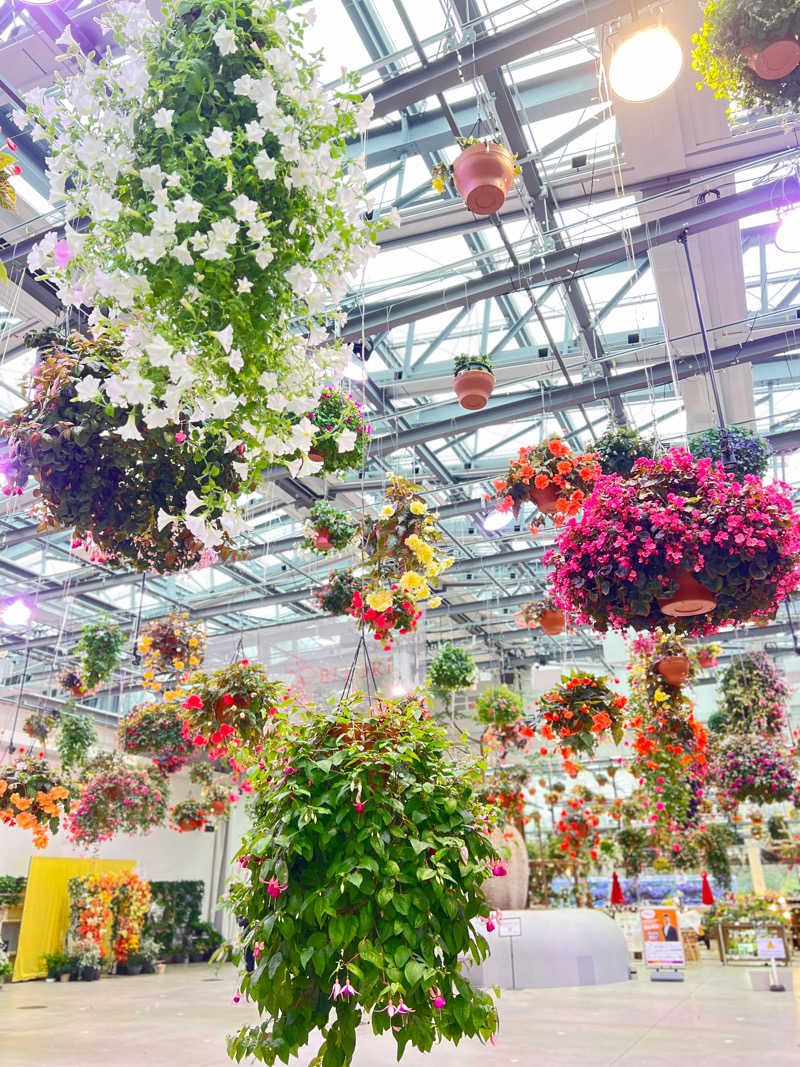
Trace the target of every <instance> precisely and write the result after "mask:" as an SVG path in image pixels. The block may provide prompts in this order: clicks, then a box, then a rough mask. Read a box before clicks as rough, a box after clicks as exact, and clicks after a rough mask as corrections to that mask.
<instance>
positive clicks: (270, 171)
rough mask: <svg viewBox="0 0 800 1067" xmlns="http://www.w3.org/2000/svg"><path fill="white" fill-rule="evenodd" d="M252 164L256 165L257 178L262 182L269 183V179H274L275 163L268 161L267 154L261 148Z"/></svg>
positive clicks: (272, 160)
mask: <svg viewBox="0 0 800 1067" xmlns="http://www.w3.org/2000/svg"><path fill="white" fill-rule="evenodd" d="M253 162H254V163H255V165H256V170H257V171H258V176H259V178H260V179H261V180H262V181H269V179H270V178H274V177H275V165H276V161H275V160H274V159H270V157H269V156H268V155H267V153H266V152H265V151H264V149H263V148H262V149H261V151H260V152H259V153H258V155H257V156H256V157H255V159H254V160H253Z"/></svg>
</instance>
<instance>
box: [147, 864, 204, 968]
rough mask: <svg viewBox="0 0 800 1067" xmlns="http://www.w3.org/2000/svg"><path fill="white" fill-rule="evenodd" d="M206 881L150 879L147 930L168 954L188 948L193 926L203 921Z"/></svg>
mask: <svg viewBox="0 0 800 1067" xmlns="http://www.w3.org/2000/svg"><path fill="white" fill-rule="evenodd" d="M204 888H205V883H204V882H202V881H196V882H195V881H192V882H189V881H186V882H151V883H150V894H151V899H152V902H151V905H150V911H149V913H148V915H147V921H146V923H145V932H146V933H147V934H149V935H150V937H152V938H153V939H154V940H155V942H156V944H157V945H158V946H159V948H160V949H161V952H162V954H163V955H165V956H169V955H173V954H179V953H180V952H182V951H188V948H189V943H190V940H191V937H190V933H191V928H192V927H195V926H197V925H198V924H199V923H200V905H201V904H202V902H203V890H204Z"/></svg>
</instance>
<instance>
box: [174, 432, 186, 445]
mask: <svg viewBox="0 0 800 1067" xmlns="http://www.w3.org/2000/svg"><path fill="white" fill-rule="evenodd" d="M175 440H176V442H177V443H178V444H179V445H182V444H183V442H184V441H185V440H186V434H185V433H184V432H183V430H178V432H177V433H176V434H175Z"/></svg>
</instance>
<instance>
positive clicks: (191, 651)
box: [136, 611, 206, 700]
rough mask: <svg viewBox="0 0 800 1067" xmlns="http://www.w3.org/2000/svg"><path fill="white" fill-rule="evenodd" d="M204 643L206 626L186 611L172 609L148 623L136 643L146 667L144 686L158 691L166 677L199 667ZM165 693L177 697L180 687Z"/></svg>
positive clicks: (170, 696) (180, 674)
mask: <svg viewBox="0 0 800 1067" xmlns="http://www.w3.org/2000/svg"><path fill="white" fill-rule="evenodd" d="M205 646H206V632H205V627H204V626H203V625H202V623H198V622H194V621H192V620H191V619H190V618H189V613H188V612H186V611H173V612H172V613H171V614H169V615H166V616H164V617H163V618H159V619H153V621H152V622H148V623H146V624H145V625H144V626H143V627H142V629H141V630H140V632H139V639H138V641H137V644H136V647H137V649H138V651H139V654H140V656H141V657H142V663H143V667H144V671H143V679H144V681H143V682H142V686H143V688H144V689H154V690H156V691H158V690H160V689H161V688H162V686H163V684H164V682H165V680H167V679H172V680H176V679H178V678H180V677H181V676H183V675H185V674H186V673H187V672H188V671H191V670H193V669H195V668H196V667H199V666H200V664H201V663H202V662H203V655H204V653H205ZM165 696H167V699H168V700H169V699H177V698H178V696H180V689H179V687H178V688H176V689H175V690H174V691H172V692H170V693H169V695H167V694H166V693H165Z"/></svg>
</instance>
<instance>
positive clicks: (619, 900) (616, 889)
mask: <svg viewBox="0 0 800 1067" xmlns="http://www.w3.org/2000/svg"><path fill="white" fill-rule="evenodd" d="M709 892H710V890H709ZM611 903H612V904H624V903H625V897H624V895H623V892H622V886H621V885H620V884H619V878H617V872H616V871H614V874H613V875H612V878H611Z"/></svg>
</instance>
